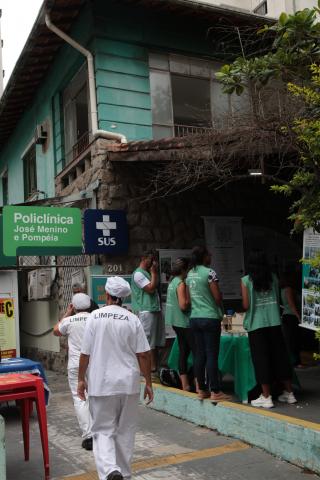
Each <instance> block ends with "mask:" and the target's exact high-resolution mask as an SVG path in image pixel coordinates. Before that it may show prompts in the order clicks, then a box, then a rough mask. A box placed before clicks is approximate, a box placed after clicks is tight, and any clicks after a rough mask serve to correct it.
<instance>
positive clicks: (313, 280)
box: [301, 228, 320, 330]
mask: <svg viewBox="0 0 320 480" xmlns="http://www.w3.org/2000/svg"><path fill="white" fill-rule="evenodd" d="M318 255H320V234H319V233H317V232H315V231H314V230H313V229H312V228H308V229H307V230H305V232H304V235H303V258H304V260H312V259H314V258H316V257H317V256H318ZM301 326H302V327H305V328H309V329H310V330H317V329H318V328H319V327H320V268H317V267H313V266H311V265H309V264H308V263H304V264H303V269H302V315H301Z"/></svg>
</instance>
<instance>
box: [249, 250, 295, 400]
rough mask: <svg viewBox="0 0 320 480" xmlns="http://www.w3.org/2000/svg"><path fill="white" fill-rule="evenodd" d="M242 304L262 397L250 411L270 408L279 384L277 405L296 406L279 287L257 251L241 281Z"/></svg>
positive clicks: (250, 258) (265, 261)
mask: <svg viewBox="0 0 320 480" xmlns="http://www.w3.org/2000/svg"><path fill="white" fill-rule="evenodd" d="M241 291H242V304H243V308H244V310H245V311H246V314H245V317H244V322H243V326H244V328H245V329H246V330H247V332H248V337H249V345H250V351H251V357H252V362H253V366H254V370H255V375H256V380H257V383H258V384H260V385H261V389H262V394H261V395H260V397H259V398H257V399H255V400H252V402H251V405H252V406H254V407H263V408H272V407H273V406H274V404H273V401H272V397H271V384H272V382H273V381H274V380H278V381H281V382H283V384H284V387H285V390H284V391H283V393H282V395H280V396H279V397H278V400H279V401H280V402H286V403H296V401H297V400H296V398H295V396H294V394H293V391H292V386H291V376H292V368H291V365H290V359H289V355H288V352H287V348H286V344H285V341H284V338H283V334H282V329H281V320H280V306H279V283H278V279H277V277H276V275H274V274H273V273H272V272H271V270H270V267H269V264H268V260H267V257H266V255H265V253H264V252H262V251H261V250H256V251H252V252H251V253H250V255H249V258H248V275H246V276H245V277H242V279H241Z"/></svg>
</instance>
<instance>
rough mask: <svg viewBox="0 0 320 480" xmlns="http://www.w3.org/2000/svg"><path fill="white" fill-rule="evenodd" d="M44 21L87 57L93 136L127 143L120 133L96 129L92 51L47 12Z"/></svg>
mask: <svg viewBox="0 0 320 480" xmlns="http://www.w3.org/2000/svg"><path fill="white" fill-rule="evenodd" d="M45 23H46V26H47V27H48V29H49V30H51V31H52V32H53V33H55V34H56V35H57V36H58V37H60V38H62V40H64V41H65V42H66V43H68V44H69V45H71V46H72V47H73V48H74V49H75V50H78V52H80V53H82V55H84V56H85V57H86V59H87V65H88V83H89V101H90V116H91V128H92V135H93V137H94V138H98V137H101V138H106V139H110V140H116V141H118V142H120V143H128V142H127V138H126V137H125V136H124V135H122V134H121V133H115V132H108V131H106V130H99V129H98V112H97V96H96V80H95V75H94V62H93V55H92V53H91V52H90V51H89V50H87V49H86V48H84V47H83V46H82V45H80V44H79V43H78V42H76V41H75V40H73V38H71V37H69V35H67V34H66V33H64V32H63V31H62V30H60V28H58V27H57V26H56V25H54V24H53V23H52V21H51V19H50V16H49V14H48V13H46V14H45Z"/></svg>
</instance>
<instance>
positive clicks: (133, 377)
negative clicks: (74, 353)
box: [81, 305, 150, 397]
mask: <svg viewBox="0 0 320 480" xmlns="http://www.w3.org/2000/svg"><path fill="white" fill-rule="evenodd" d="M149 350H150V346H149V343H148V340H147V337H146V335H145V333H144V330H143V327H142V325H141V322H140V320H139V318H138V317H137V316H136V315H134V314H133V313H131V312H129V311H128V310H126V309H125V308H122V307H119V306H117V305H109V306H106V307H102V308H100V309H99V310H96V311H94V312H93V313H92V314H91V317H90V318H89V320H88V322H87V325H86V329H85V333H84V337H83V343H82V348H81V353H83V354H85V355H90V360H89V369H88V394H89V396H97V397H99V396H111V395H122V394H123V395H132V394H137V393H139V391H140V368H139V364H138V360H137V356H136V354H137V353H141V352H147V351H149Z"/></svg>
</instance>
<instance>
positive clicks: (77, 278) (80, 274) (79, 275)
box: [71, 268, 87, 286]
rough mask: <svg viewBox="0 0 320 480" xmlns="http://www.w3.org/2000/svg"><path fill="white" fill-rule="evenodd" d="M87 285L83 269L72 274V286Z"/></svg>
mask: <svg viewBox="0 0 320 480" xmlns="http://www.w3.org/2000/svg"><path fill="white" fill-rule="evenodd" d="M77 283H78V284H80V285H86V283H87V282H86V277H85V274H84V271H83V268H79V270H74V271H73V272H72V273H71V285H72V286H74V285H75V284H77Z"/></svg>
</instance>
